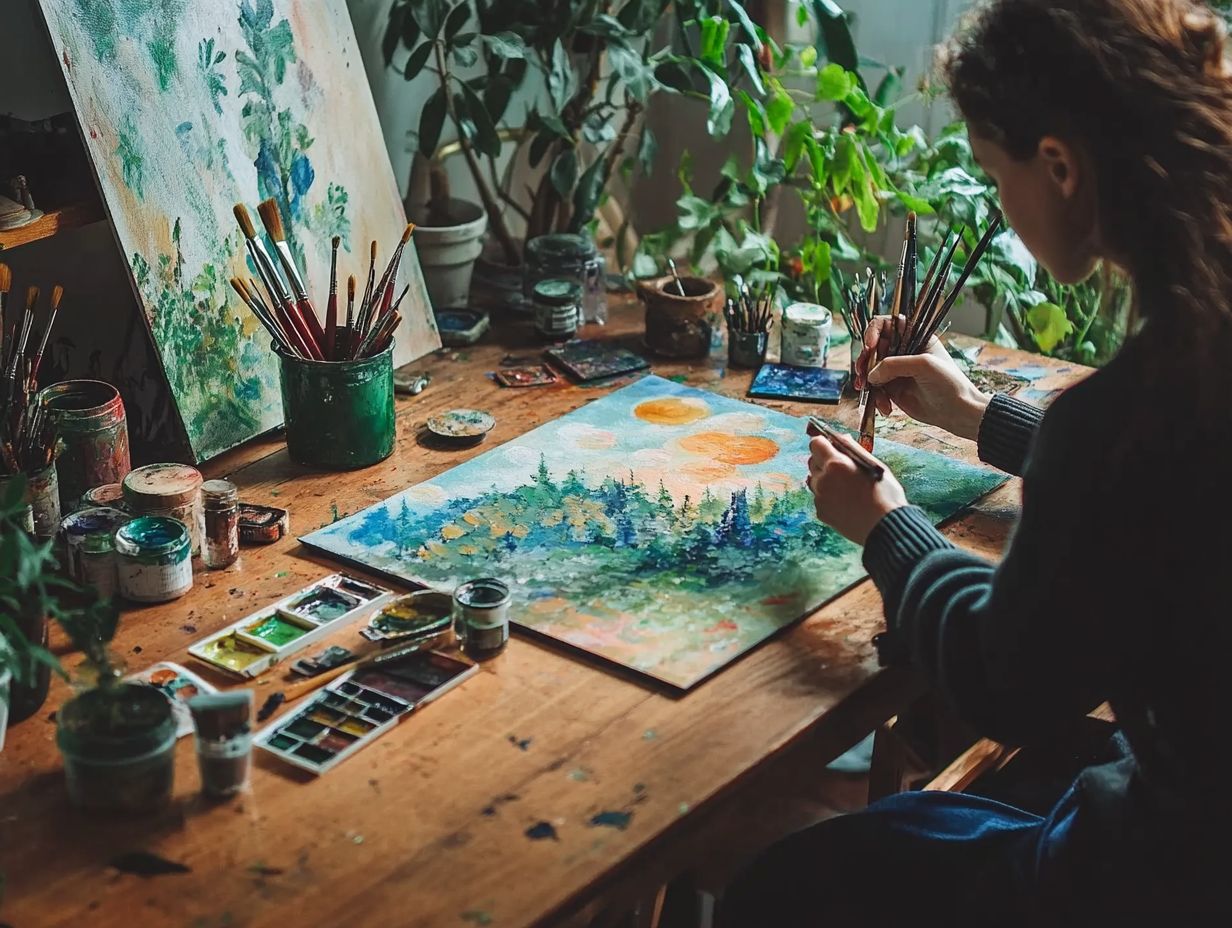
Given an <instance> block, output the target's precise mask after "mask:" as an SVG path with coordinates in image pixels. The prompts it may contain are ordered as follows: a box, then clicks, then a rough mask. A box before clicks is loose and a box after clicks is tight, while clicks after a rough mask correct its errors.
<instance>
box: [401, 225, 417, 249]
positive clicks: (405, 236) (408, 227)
mask: <svg viewBox="0 0 1232 928" xmlns="http://www.w3.org/2000/svg"><path fill="white" fill-rule="evenodd" d="M414 231H415V223H413V222H408V223H407V224H406V231H405V232H403V233H402V244H403V245H405V244H406V243H407V242H409V241H410V240H411V233H412V232H414Z"/></svg>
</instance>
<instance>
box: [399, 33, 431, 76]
mask: <svg viewBox="0 0 1232 928" xmlns="http://www.w3.org/2000/svg"><path fill="white" fill-rule="evenodd" d="M432 48H433V44H432V43H431V42H424V43H423V44H422V45H420V46H419V48H417V49H415V50H414V51H413V52H411V55H410V57H409V58H407V59H406V67H404V68H403V69H402V76H403V77H405V78H406V79H407V80H408V81H409V80H414V79H415V77H417V76H418V75H419V72H420V71H422V70H423V68H424V65H425V64H427V63H428V56H429V55H431V54H432Z"/></svg>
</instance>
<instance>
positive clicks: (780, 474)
mask: <svg viewBox="0 0 1232 928" xmlns="http://www.w3.org/2000/svg"><path fill="white" fill-rule="evenodd" d="M877 453H878V455H879V456H880V457H881V459H882V460H883V461H884V462H885V463H886V464H887V465H888V466H889V467H890V468H892V469H893V471H894V473H895V474H896V475H897V476H898V478H899V479H900V480H901V481H902V483H903V486H904V487H905V488H906V490H907V495H908V497H909V498H910V499H911V501H912V502H914V503H916V504H917V505H919V506H922V507H923V508H924V510H925V511H926V512H927V513H928V514H929V516H930V517H931V518H932V519H933V520H934V521H941V520H942V519H945V518H948V517H949V516H952V515H954V514H955V513H956V512H958V510H960V509H962V508H963V507H964V506H967V505H969V504H970V503H972V502H973V501H975V500H976V499H978V498H979V497H981V496H983V495H984V494H985V493H988V492H990V491H991V490H993V489H994V488H996V487H998V486H1000V485H1001V484H1002V483H1003V482H1004V481H1005V477H1004V476H1002V475H1000V474H997V473H994V472H992V471H989V470H986V469H984V468H979V467H973V466H971V465H968V464H964V463H962V462H959V461H955V460H952V459H949V458H946V457H943V456H941V455H939V454H935V453H932V452H928V451H920V450H918V449H915V448H909V447H907V446H905V445H899V444H895V443H894V442H889V441H883V442H878V445H877ZM807 456H808V438H807V436H806V435H805V431H804V422H803V420H800V419H794V418H792V417H791V416H788V415H784V414H783V413H780V412H775V411H773V410H771V409H766V408H764V407H761V406H755V405H753V404H751V403H744V402H741V401H739V400H732V399H727V398H726V397H721V396H717V395H715V394H713V393H708V392H705V391H703V390H696V389H693V388H691V387H686V386H683V385H681V384H677V383H672V382H671V381H668V380H664V379H662V378H659V377H646V378H644V379H642V380H640V381H638V382H637V383H634V384H631V385H630V386H628V387H625V388H624V389H622V390H618V391H616V392H615V393H612V394H610V395H608V396H606V397H604V398H603V399H600V400H596V401H595V402H593V403H588V404H587V405H585V406H583V407H582V408H581V409H578V410H576V411H575V412H572V413H569V414H568V415H566V416H564V417H562V418H560V419H557V420H555V421H553V422H549V423H547V424H546V425H542V426H540V427H539V428H537V429H535V430H533V431H531V432H527V433H526V434H525V435H523V436H522V437H521V438H518V439H515V440H514V441H511V442H509V443H507V444H505V445H502V446H501V447H499V448H495V449H493V450H492V451H489V452H487V453H486V454H482V455H480V456H479V457H477V458H474V459H472V460H470V461H468V462H466V463H465V464H462V465H461V466H459V467H455V468H453V469H452V470H450V471H447V472H445V473H444V474H441V475H440V476H439V477H436V478H435V479H433V480H429V481H428V482H426V483H421V484H419V485H418V486H414V487H411V488H410V489H409V490H406V491H405V492H403V493H401V494H399V495H397V496H395V497H393V498H391V499H388V500H386V501H385V502H383V503H378V504H377V505H375V506H373V507H371V508H369V509H366V510H364V511H363V512H360V513H357V514H355V515H353V516H351V517H349V518H347V519H343V520H341V521H339V522H335V523H334V524H332V525H329V526H327V527H325V528H323V529H321V530H319V531H316V532H313V533H312V534H310V535H308V536H306V537H304V538H303V539H302V541H303V542H304V543H305V544H308V545H311V546H312V547H314V548H319V549H321V550H323V551H325V552H327V553H329V554H332V555H335V556H337V557H341V558H343V559H345V560H347V561H351V562H354V563H356V564H360V565H362V566H364V567H367V568H370V569H373V570H377V571H380V572H381V573H384V574H387V575H389V576H392V577H396V578H398V579H400V580H404V581H409V582H412V583H417V584H424V585H426V586H429V587H433V588H436V589H440V590H444V591H450V590H452V589H453V588H454V587H455V586H456V585H457V584H458V583H460V582H462V581H464V580H469V579H473V578H476V577H489V576H490V577H499V578H502V579H504V580H505V581H506V582H507V583H509V585H510V587H511V588H512V590H513V596H514V607H513V608H514V612H513V620H514V621H515V622H517V623H518V624H520V625H522V626H523V627H525V628H528V629H531V630H532V631H534V632H537V633H539V634H542V635H546V636H548V637H551V638H555V639H559V640H561V641H564V642H566V643H568V644H570V645H572V646H574V647H576V648H580V649H582V650H583V651H587V652H590V653H592V654H595V655H597V656H599V657H602V658H605V659H607V660H610V661H614V662H616V663H618V664H622V665H624V666H626V667H630V668H632V669H634V670H637V671H639V672H641V673H644V674H647V675H648V676H651V677H654V678H656V679H658V680H661V681H663V682H665V683H668V684H671V685H672V686H676V687H679V688H682V689H687V688H688V687H691V686H693V685H694V684H696V683H698V682H699V681H701V680H702V679H704V678H705V677H707V676H708V675H710V674H711V673H713V672H715V671H716V670H718V669H720V668H721V667H723V666H724V665H726V664H728V663H730V662H731V661H733V660H735V659H736V658H737V657H738V656H739V655H741V654H743V653H744V652H745V651H747V650H748V649H749V648H751V647H753V646H754V645H756V644H758V643H759V642H761V641H763V640H765V639H766V638H767V637H769V636H770V635H772V634H774V632H776V631H778V630H779V629H780V628H782V627H783V626H785V625H788V624H790V623H791V622H794V621H795V620H796V619H798V618H800V617H801V616H803V615H805V614H807V613H809V612H812V611H813V610H814V609H816V608H817V607H818V606H820V605H821V604H822V603H824V602H825V601H826V600H828V599H830V598H832V597H834V596H836V595H838V594H839V593H841V592H842V591H843V590H845V589H846V588H847V587H849V586H850V585H851V584H853V583H855V582H856V581H857V580H859V579H861V578H862V577H863V576H864V567H863V566H862V564H861V562H860V549H859V548H858V547H857V546H855V545H853V544H851V543H850V542H848V541H846V540H845V539H844V538H842V536H840V535H838V534H837V533H835V532H833V531H831V530H830V529H829V528H827V527H826V526H824V525H822V524H821V523H820V522H818V521H817V519H816V516H815V514H814V509H813V500H812V496H811V494H809V492H808V491H807V490H806V489H805V488H804V485H803V478H804V461H805V459H806V458H807Z"/></svg>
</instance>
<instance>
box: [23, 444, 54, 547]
mask: <svg viewBox="0 0 1232 928" xmlns="http://www.w3.org/2000/svg"><path fill="white" fill-rule="evenodd" d="M29 494H30V506H31V508H32V509H33V510H34V535H35V537H36V538H53V537H55V534H56V531H57V530H58V529H59V528H60V485H59V483H58V482H57V480H56V462H55V461H52V462H51V463H50V464H48V465H47V466H46V467H44V468H43V469H42V470H40V471H39V472H38V473H36V474H31V475H30V478H29Z"/></svg>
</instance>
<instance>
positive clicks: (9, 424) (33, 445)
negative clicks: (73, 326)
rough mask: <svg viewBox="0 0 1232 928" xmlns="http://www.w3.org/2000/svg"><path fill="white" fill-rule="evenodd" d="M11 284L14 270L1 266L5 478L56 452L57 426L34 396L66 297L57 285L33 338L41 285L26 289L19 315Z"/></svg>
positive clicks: (0, 454) (0, 415) (35, 467)
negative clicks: (12, 308)
mask: <svg viewBox="0 0 1232 928" xmlns="http://www.w3.org/2000/svg"><path fill="white" fill-rule="evenodd" d="M12 285H13V273H12V271H11V270H9V266H8V265H7V264H0V475H5V476H8V475H11V474H18V473H23V474H34V473H37V472H39V471H41V470H43V469H44V468H46V467H47V466H48V465H49V464H50V463H51V461H52V458H53V457H54V455H55V444H56V436H55V427H54V424H53V423H52V421H51V418H50V416H48V415H46V412H45V410H44V409H43V407H42V405H41V404H39V403H38V402H37V400H36V399H35V396H36V394H37V393H38V369H39V364H40V363H42V360H43V352H44V351H46V350H47V341H48V339H50V338H51V327H52V325H53V324H54V323H55V321H56V313H57V311H58V310H59V309H60V300H61V299H62V298H63V296H64V288H63V287H61V286H60V285H59V284H56V285H55V287H53V288H52V291H51V306H50V308H49V309H48V311H47V318H46V320H45V322H44V323H43V326H42V334H41V335H38V336H35V335H34V332H35V330H36V329H38V328H39V326H38V324H37V322H36V316H37V309H38V300H39V288H38V287H31V288H30V289H29V290H28V291H27V292H26V308H25V312H24V313H20V314H19V313H16V312H10V309H9V305H8V303H9V291H10V290H11V289H12ZM10 316H11V317H12V318H11V322H10Z"/></svg>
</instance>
